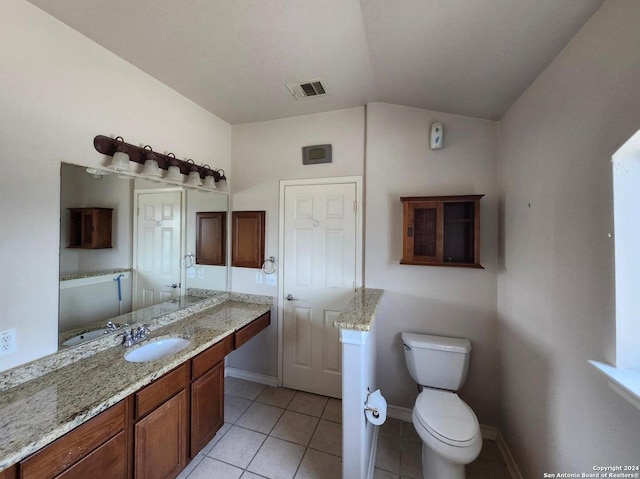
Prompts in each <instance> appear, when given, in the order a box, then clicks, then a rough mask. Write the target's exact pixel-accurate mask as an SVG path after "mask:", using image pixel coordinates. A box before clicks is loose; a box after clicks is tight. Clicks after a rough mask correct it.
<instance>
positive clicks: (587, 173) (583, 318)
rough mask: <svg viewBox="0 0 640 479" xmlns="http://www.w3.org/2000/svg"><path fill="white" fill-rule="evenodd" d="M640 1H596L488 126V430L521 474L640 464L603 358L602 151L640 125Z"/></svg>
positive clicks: (607, 284)
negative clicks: (491, 250) (492, 195)
mask: <svg viewBox="0 0 640 479" xmlns="http://www.w3.org/2000/svg"><path fill="white" fill-rule="evenodd" d="M638 25H640V3H639V2H633V1H627V0H619V1H618V0H608V1H607V2H605V3H604V5H603V7H602V8H601V9H600V10H599V11H598V12H597V13H596V14H595V15H594V16H593V17H592V18H591V20H590V21H589V22H588V23H587V24H586V25H585V26H584V27H583V28H582V30H581V31H580V32H579V33H578V34H577V35H576V37H575V38H574V39H573V40H572V41H571V42H570V43H569V44H568V45H567V47H566V48H565V49H564V50H563V51H562V52H561V54H560V55H559V56H558V57H557V58H556V59H555V60H554V61H553V62H552V63H551V64H550V65H549V67H548V68H547V69H546V70H545V71H544V72H543V73H542V74H541V75H540V77H539V78H538V79H537V80H536V81H535V82H534V84H533V85H532V86H531V87H530V88H529V89H528V90H527V92H526V93H525V94H524V95H523V96H522V97H521V98H520V99H519V100H518V101H517V102H516V104H515V105H514V106H513V107H512V108H511V109H510V110H509V112H508V113H507V115H506V116H505V117H504V119H503V120H502V121H501V122H500V127H499V137H500V150H501V151H500V159H501V167H500V173H501V179H500V184H501V208H500V224H501V232H500V240H501V251H500V265H499V274H498V321H499V325H498V332H499V339H498V349H499V351H500V365H501V374H500V378H501V379H500V391H499V395H498V397H499V400H500V404H501V409H500V412H501V424H500V429H501V431H502V433H503V435H504V436H505V439H506V441H507V443H508V444H509V447H510V448H511V450H512V452H513V453H514V455H515V458H516V461H517V463H518V465H519V466H520V468H521V470H522V473H523V477H532V478H533V477H542V475H543V472H592V467H593V466H594V465H625V464H637V463H638V457H639V454H638V451H639V450H640V449H639V444H640V411H638V410H637V409H636V408H635V407H633V406H632V405H631V404H629V403H627V402H626V401H625V400H624V399H622V398H621V397H620V396H618V395H617V394H616V393H614V392H613V391H612V390H611V389H609V388H608V387H607V382H606V380H605V379H604V378H603V377H601V376H599V375H598V373H597V372H596V371H595V370H594V369H593V368H592V367H591V366H589V365H588V364H587V360H588V359H597V360H605V361H609V362H613V361H614V359H615V354H614V350H615V316H614V313H615V311H614V282H613V271H614V262H613V247H614V245H613V239H612V238H610V237H609V233H612V232H613V209H612V208H613V205H612V176H611V166H610V159H611V155H612V154H613V153H614V152H615V151H616V150H617V149H618V148H619V146H620V145H621V144H622V143H624V142H625V140H626V139H627V138H628V137H630V136H631V135H632V134H633V133H635V131H636V130H637V129H638V128H640V95H639V94H638V93H639V91H640V90H639V87H638V85H639V83H638V80H639V79H640V48H638V46H639V45H640V28H638Z"/></svg>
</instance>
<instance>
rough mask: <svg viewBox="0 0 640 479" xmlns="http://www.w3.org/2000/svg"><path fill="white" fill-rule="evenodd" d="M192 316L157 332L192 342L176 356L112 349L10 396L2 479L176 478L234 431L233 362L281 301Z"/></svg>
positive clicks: (0, 452)
mask: <svg viewBox="0 0 640 479" xmlns="http://www.w3.org/2000/svg"><path fill="white" fill-rule="evenodd" d="M238 298H240V299H241V300H238ZM252 300H253V301H252ZM256 301H258V302H256ZM261 301H262V302H261ZM182 316H183V317H180V318H179V319H176V320H175V321H172V322H169V323H168V324H167V319H166V318H158V319H159V320H158V322H157V323H155V324H151V325H150V328H151V330H152V332H151V334H150V338H153V337H158V336H162V335H171V336H179V337H188V338H189V339H190V341H191V342H190V344H189V345H188V346H187V347H186V348H184V349H183V350H181V351H179V352H177V353H175V354H173V355H171V356H167V357H165V358H162V359H158V360H154V361H149V362H142V363H132V362H128V361H126V360H125V359H124V357H123V356H124V353H125V352H126V349H125V348H124V347H122V346H119V345H118V346H111V347H108V348H106V349H104V350H101V351H99V352H95V353H93V354H90V355H89V356H88V357H85V358H84V359H80V360H77V361H75V362H72V363H70V364H66V365H64V366H62V367H59V368H57V369H54V370H52V371H49V372H46V373H45V374H43V375H41V376H39V377H37V378H36V379H33V380H30V381H27V382H25V383H23V384H19V385H16V386H14V387H11V388H9V389H5V390H4V391H3V392H0V423H2V428H3V435H2V437H0V471H1V472H0V479H16V478H18V477H21V478H25V479H26V478H44V477H52V478H53V477H56V478H65V479H69V478H85V477H113V478H119V477H136V478H160V477H175V476H176V475H177V474H178V473H179V472H180V471H181V470H182V469H183V468H184V467H185V466H186V465H187V464H188V462H189V461H190V459H191V458H193V457H194V456H195V455H196V454H197V453H198V452H199V451H200V450H201V449H202V447H204V446H205V445H206V444H207V443H208V442H209V440H210V439H211V438H212V437H213V436H214V435H215V433H216V432H217V431H218V429H219V428H220V427H221V426H222V424H223V423H224V358H225V356H226V355H227V354H229V353H230V352H231V351H233V350H234V349H237V348H239V347H241V346H242V345H243V344H245V343H246V342H247V341H249V340H250V339H251V338H252V337H254V336H255V335H256V334H258V333H259V332H260V331H262V330H263V329H265V328H266V327H268V326H269V324H270V322H271V298H264V297H252V298H251V297H247V296H245V295H233V294H232V293H229V299H228V300H226V301H224V302H221V303H220V304H218V305H215V306H212V307H208V308H206V309H203V310H201V311H198V312H195V313H192V314H190V313H182ZM114 340H115V339H114ZM79 354H80V353H79Z"/></svg>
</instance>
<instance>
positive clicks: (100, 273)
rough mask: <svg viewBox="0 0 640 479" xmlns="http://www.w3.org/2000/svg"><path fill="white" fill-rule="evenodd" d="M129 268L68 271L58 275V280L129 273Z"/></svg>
mask: <svg viewBox="0 0 640 479" xmlns="http://www.w3.org/2000/svg"><path fill="white" fill-rule="evenodd" d="M131 271H132V269H131V268H118V269H105V270H103V271H92V272H88V273H70V274H63V275H61V276H60V281H71V280H73V279H82V278H93V277H95V276H105V275H113V274H119V273H130V272H131Z"/></svg>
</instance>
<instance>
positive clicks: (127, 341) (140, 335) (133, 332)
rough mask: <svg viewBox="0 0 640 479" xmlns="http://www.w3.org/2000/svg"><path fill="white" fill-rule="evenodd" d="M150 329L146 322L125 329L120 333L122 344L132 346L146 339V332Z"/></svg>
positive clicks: (127, 346)
mask: <svg viewBox="0 0 640 479" xmlns="http://www.w3.org/2000/svg"><path fill="white" fill-rule="evenodd" d="M150 332H151V331H150V330H149V325H148V324H143V325H142V326H138V327H137V328H136V329H133V328H131V329H130V330H129V331H125V332H124V333H122V334H121V336H122V345H123V346H124V347H126V348H129V347H131V346H133V345H134V344H137V343H139V342H141V341H144V340H145V339H147V334H149V333H150Z"/></svg>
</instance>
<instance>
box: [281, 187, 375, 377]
mask: <svg viewBox="0 0 640 479" xmlns="http://www.w3.org/2000/svg"><path fill="white" fill-rule="evenodd" d="M346 183H352V184H354V185H355V187H356V204H357V208H356V241H355V243H356V284H355V287H356V288H360V287H362V286H363V284H364V283H363V278H364V271H363V269H364V262H363V258H362V252H363V249H364V244H363V240H362V232H363V227H364V224H363V222H364V205H363V199H364V189H363V179H362V176H336V177H329V178H305V179H300V180H280V197H279V207H278V212H279V218H278V257H279V258H280V261H278V277H279V278H280V281H278V297H277V305H278V308H277V315H278V385H279V386H282V381H283V368H284V366H283V355H284V210H285V201H284V192H285V188H286V187H287V186H316V185H338V184H346ZM343 368H344V364H343Z"/></svg>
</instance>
